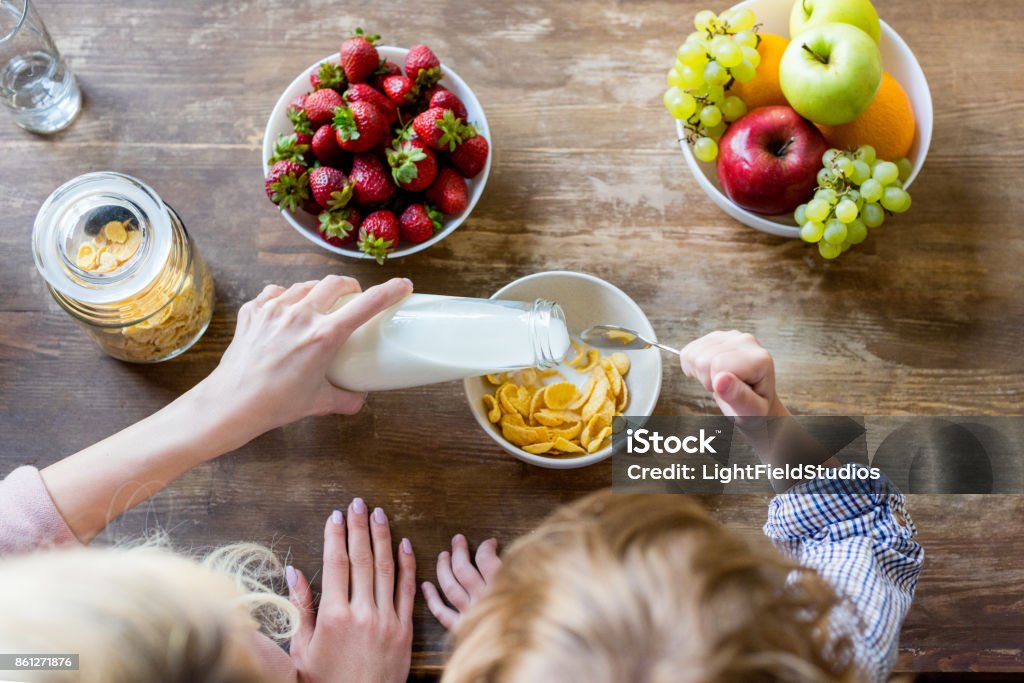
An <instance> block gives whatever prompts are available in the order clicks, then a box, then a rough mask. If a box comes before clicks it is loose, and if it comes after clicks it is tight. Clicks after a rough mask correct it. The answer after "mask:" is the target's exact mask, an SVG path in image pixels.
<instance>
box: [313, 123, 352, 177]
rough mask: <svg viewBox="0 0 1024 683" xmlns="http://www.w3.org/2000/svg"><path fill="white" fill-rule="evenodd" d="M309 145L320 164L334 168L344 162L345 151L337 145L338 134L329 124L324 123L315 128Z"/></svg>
mask: <svg viewBox="0 0 1024 683" xmlns="http://www.w3.org/2000/svg"><path fill="white" fill-rule="evenodd" d="M310 146H311V147H312V148H313V155H314V156H315V157H316V158H317V161H319V162H320V163H321V164H324V165H325V166H334V167H335V168H340V167H341V166H343V165H344V164H345V151H344V150H343V149H342V148H341V147H339V146H338V135H337V133H336V132H335V131H334V127H333V126H331V124H329V123H325V124H324V125H322V126H320V128H318V129H317V131H316V135H314V136H313V140H312V142H310Z"/></svg>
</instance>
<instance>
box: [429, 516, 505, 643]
mask: <svg viewBox="0 0 1024 683" xmlns="http://www.w3.org/2000/svg"><path fill="white" fill-rule="evenodd" d="M499 569H501V558H499V557H498V541H497V540H496V539H493V538H489V539H487V540H486V541H484V542H483V543H481V544H480V547H479V548H477V549H476V564H475V566H474V563H473V559H472V558H470V555H469V543H468V541H466V537H465V536H463V535H462V534H457V535H456V536H455V537H454V538H452V551H451V552H450V553H449V552H448V551H447V550H446V551H444V552H442V553H441V554H440V555H438V556H437V583H438V585H439V586H441V590H442V591H443V592H444V597H445V598H447V599H448V602H449V603H450V604H451V606H452V607H454V609H452V607H449V606H448V605H446V604H445V603H444V600H442V599H441V596H440V594H439V593H438V592H437V588H435V587H434V584H432V583H430V582H429V581H424V582H423V586H422V589H423V597H424V598H425V599H426V601H427V607H429V608H430V613H431V614H433V615H434V617H435V618H436V619H437V620H438V621H439V622H441V625H442V626H444V627H445V628H446V629H447V630H449V631H451V630H452V629H453V628H455V626H456V624H458V623H459V620H460V619H461V618H462V615H463V614H464V613H465V611H466V610H467V609H469V607H470V606H471V605H472V604H473V603H475V602H477V601H478V600H479V599H480V598H482V597H483V596H484V595H485V594H486V593H487V591H488V590H489V589H490V585H491V582H492V581H493V580H494V575H495V574H497V573H498V570H499Z"/></svg>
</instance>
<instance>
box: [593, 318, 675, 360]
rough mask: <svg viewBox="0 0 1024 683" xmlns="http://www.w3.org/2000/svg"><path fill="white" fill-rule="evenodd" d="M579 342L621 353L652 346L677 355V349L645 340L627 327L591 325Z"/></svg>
mask: <svg viewBox="0 0 1024 683" xmlns="http://www.w3.org/2000/svg"><path fill="white" fill-rule="evenodd" d="M580 340H581V341H582V342H583V343H584V344H590V345H591V346H594V347H597V348H599V349H618V350H620V351H621V350H623V349H649V348H651V347H652V346H654V347H657V348H659V349H661V350H662V351H668V352H669V353H672V354H675V355H677V356H678V355H679V349H673V348H672V347H671V346H666V345H664V344H661V343H659V342H656V341H652V340H650V339H645V338H644V337H641V336H640V334H639V333H637V332H636V331H635V330H631V329H629V328H628V327H619V326H618V325H593V326H591V327H588V328H587V329H585V330H583V333H582V334H581V335H580Z"/></svg>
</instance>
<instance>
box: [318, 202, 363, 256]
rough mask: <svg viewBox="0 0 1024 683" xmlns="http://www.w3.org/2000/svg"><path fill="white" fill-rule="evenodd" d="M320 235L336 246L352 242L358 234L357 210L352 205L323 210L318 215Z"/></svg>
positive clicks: (358, 220) (358, 218)
mask: <svg viewBox="0 0 1024 683" xmlns="http://www.w3.org/2000/svg"><path fill="white" fill-rule="evenodd" d="M318 218H319V221H320V224H319V231H320V237H322V238H323V240H324V242H327V243H328V244H333V245H334V246H336V247H343V246H345V245H346V244H352V243H353V242H355V241H356V237H358V236H359V224H360V221H361V219H360V217H359V212H358V211H356V210H355V209H354V208H353V207H351V206H347V207H345V208H344V209H335V210H333V211H324V212H322V213H321V214H320V215H319V216H318Z"/></svg>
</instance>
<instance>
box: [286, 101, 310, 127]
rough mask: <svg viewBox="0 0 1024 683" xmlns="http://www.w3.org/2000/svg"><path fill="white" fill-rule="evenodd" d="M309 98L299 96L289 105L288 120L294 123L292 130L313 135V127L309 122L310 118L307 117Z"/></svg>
mask: <svg viewBox="0 0 1024 683" xmlns="http://www.w3.org/2000/svg"><path fill="white" fill-rule="evenodd" d="M307 97H308V96H307V95H299V96H298V97H296V98H295V99H294V100H292V101H291V104H289V105H288V120H289V121H291V122H292V128H294V129H295V132H296V133H302V134H305V135H312V134H313V126H312V125H311V124H310V122H309V117H308V116H306V99H307Z"/></svg>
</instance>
